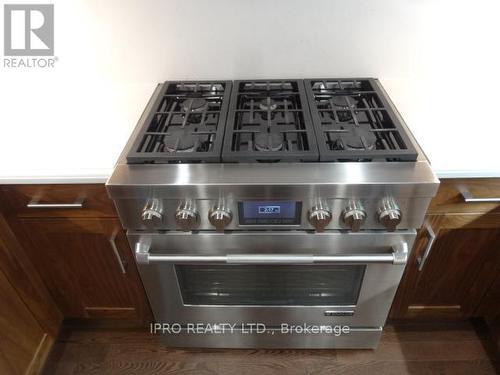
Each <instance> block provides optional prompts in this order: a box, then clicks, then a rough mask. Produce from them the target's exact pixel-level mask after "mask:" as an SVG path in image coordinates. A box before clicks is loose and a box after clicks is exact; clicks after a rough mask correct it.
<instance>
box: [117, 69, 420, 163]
mask: <svg viewBox="0 0 500 375" xmlns="http://www.w3.org/2000/svg"><path fill="white" fill-rule="evenodd" d="M389 100H390V99H389V98H388V97H387V94H386V93H385V92H384V91H383V89H382V88H381V86H380V83H379V82H378V81H377V80H375V79H372V78H363V79H361V78H360V79H353V78H351V79H345V78H343V79H333V78H329V79H305V80H301V79H290V80H245V81H235V82H234V83H233V82H230V81H198V82H193V81H188V82H172V81H167V82H165V83H164V84H163V85H162V89H161V93H160V95H159V96H158V97H157V99H156V102H155V103H154V104H153V107H152V108H153V110H152V111H151V112H150V113H149V114H148V117H147V119H146V121H145V123H144V126H143V127H142V128H141V129H140V131H139V133H138V135H137V137H136V139H135V140H134V143H133V146H132V148H131V149H130V151H129V153H128V155H127V163H129V164H144V163H155V164H161V163H220V162H222V163H259V162H260V163H274V162H353V161H354V162H358V161H362V162H369V161H415V160H416V159H417V151H416V150H415V148H414V147H413V145H412V142H411V141H410V139H409V137H408V135H407V134H406V131H405V129H404V127H403V126H402V124H401V122H400V120H399V119H398V116H397V115H396V113H395V112H394V111H393V109H392V108H391V106H390V105H389Z"/></svg>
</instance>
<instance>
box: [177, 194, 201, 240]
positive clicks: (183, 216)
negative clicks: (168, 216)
mask: <svg viewBox="0 0 500 375" xmlns="http://www.w3.org/2000/svg"><path fill="white" fill-rule="evenodd" d="M175 222H176V223H177V226H179V228H181V229H182V230H183V231H186V232H188V231H190V230H193V229H196V228H198V225H200V215H199V214H198V211H196V209H195V208H194V205H193V204H192V203H191V202H190V201H185V202H183V203H181V204H180V205H179V208H177V211H176V213H175Z"/></svg>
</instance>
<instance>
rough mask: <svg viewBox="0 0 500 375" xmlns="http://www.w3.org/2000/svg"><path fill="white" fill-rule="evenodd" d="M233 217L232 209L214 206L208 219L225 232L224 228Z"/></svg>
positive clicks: (218, 229) (219, 230)
mask: <svg viewBox="0 0 500 375" xmlns="http://www.w3.org/2000/svg"><path fill="white" fill-rule="evenodd" d="M232 219H233V214H232V213H231V211H230V210H229V209H227V208H225V207H224V206H214V207H213V208H212V209H211V210H210V212H209V213H208V220H209V221H210V224H212V225H213V226H214V227H215V229H216V230H217V231H218V232H223V231H224V228H225V227H226V226H227V225H228V224H229V223H230V222H231V220H232Z"/></svg>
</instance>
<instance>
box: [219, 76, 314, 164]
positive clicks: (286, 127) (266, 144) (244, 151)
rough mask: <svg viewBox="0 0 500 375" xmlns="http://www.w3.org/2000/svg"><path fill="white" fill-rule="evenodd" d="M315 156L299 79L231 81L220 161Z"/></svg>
mask: <svg viewBox="0 0 500 375" xmlns="http://www.w3.org/2000/svg"><path fill="white" fill-rule="evenodd" d="M318 160H319V159H318V150H317V146H316V139H315V136H314V129H313V126H312V122H311V118H310V113H309V110H308V105H307V96H306V93H305V90H304V86H303V81H302V80H269V81H235V83H234V90H233V94H232V98H231V104H230V109H229V114H228V121H227V125H226V134H225V136H224V146H223V151H222V161H223V162H280V161H281V162H287V161H295V162H299V161H318Z"/></svg>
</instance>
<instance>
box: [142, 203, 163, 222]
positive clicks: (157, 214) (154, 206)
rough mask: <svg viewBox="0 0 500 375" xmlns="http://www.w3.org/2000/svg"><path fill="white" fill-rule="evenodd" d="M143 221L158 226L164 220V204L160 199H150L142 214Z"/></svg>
mask: <svg viewBox="0 0 500 375" xmlns="http://www.w3.org/2000/svg"><path fill="white" fill-rule="evenodd" d="M141 218H142V221H143V222H144V223H145V224H147V225H153V226H157V225H159V224H161V222H162V221H163V206H162V201H161V200H159V199H156V198H154V199H148V201H147V202H146V205H145V206H144V208H143V210H142V214H141Z"/></svg>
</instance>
